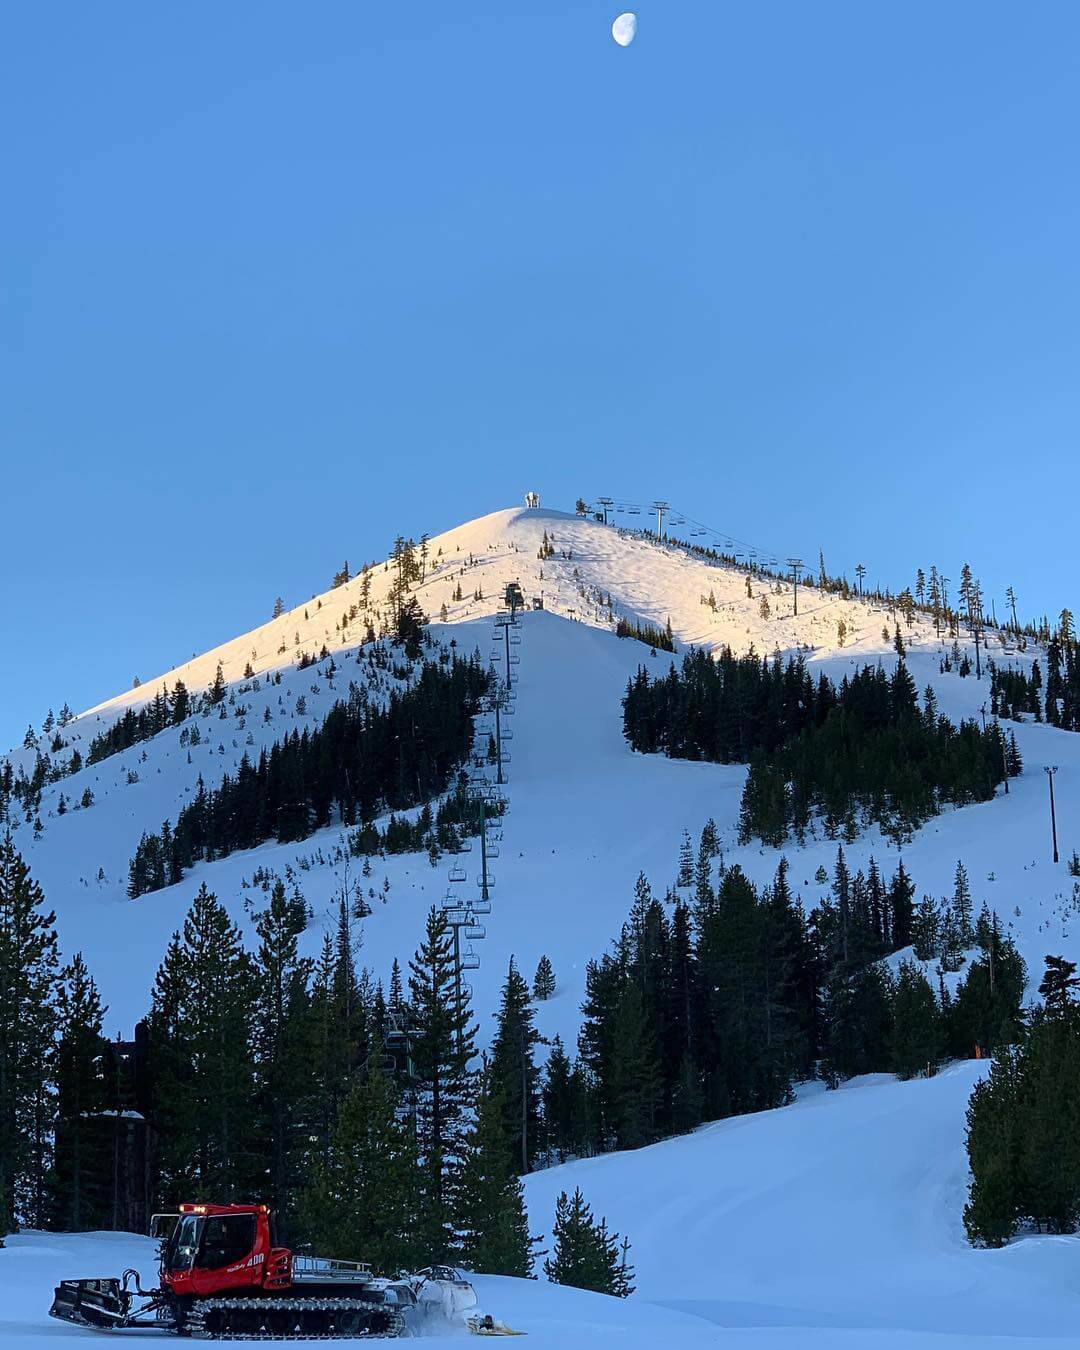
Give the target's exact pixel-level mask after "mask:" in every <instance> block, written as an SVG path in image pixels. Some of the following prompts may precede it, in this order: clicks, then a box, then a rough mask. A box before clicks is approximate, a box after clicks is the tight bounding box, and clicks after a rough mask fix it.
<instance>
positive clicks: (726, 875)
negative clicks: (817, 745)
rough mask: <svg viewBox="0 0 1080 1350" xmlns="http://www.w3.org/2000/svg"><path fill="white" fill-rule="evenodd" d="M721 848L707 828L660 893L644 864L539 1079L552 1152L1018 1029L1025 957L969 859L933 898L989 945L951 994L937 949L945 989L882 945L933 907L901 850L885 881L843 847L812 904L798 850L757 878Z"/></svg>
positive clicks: (900, 941)
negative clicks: (978, 894) (791, 863)
mask: <svg viewBox="0 0 1080 1350" xmlns="http://www.w3.org/2000/svg"><path fill="white" fill-rule="evenodd" d="M716 856H717V850H716V841H715V832H714V830H713V829H712V828H711V827H710V826H706V829H705V831H704V832H703V838H702V844H701V847H700V849H699V851H698V857H697V863H696V868H695V876H694V880H693V884H692V887H691V889H690V891H689V892H688V893H683V891H682V890H680V889H677V890H676V891H675V892H674V893H669V895H667V896H665V897H664V898H663V899H661V898H658V897H657V896H656V895H654V894H653V892H652V888H651V887H650V885H649V883H648V881H647V880H646V878H644V877H641V878H639V880H638V883H637V888H636V894H635V898H634V903H633V906H632V908H631V911H630V916H629V918H628V920H627V922H626V924H625V925H624V927H623V929H622V931H621V933H620V934H619V937H618V938H617V939H616V941H615V943H614V944H613V946H612V949H611V951H609V952H608V953H606V954H604V955H603V956H601V957H599V958H598V959H596V960H594V961H592V962H590V964H589V966H588V970H587V975H586V990H587V992H586V998H585V1003H584V1005H583V1009H582V1011H583V1014H584V1021H583V1025H582V1029H581V1033H580V1036H579V1040H578V1046H577V1056H576V1058H575V1059H573V1060H572V1061H571V1059H570V1057H569V1056H568V1054H567V1052H566V1048H565V1047H564V1046H563V1045H562V1044H561V1042H559V1041H558V1040H556V1042H555V1043H554V1044H553V1046H552V1049H551V1053H550V1055H549V1058H548V1061H547V1066H546V1070H545V1073H544V1076H543V1081H542V1083H541V1090H540V1101H539V1104H538V1107H537V1130H538V1134H537V1137H538V1139H539V1144H538V1154H539V1156H541V1157H543V1158H545V1160H548V1161H558V1160H561V1159H565V1158H570V1157H578V1156H583V1155H585V1156H587V1155H590V1154H593V1153H598V1152H604V1151H607V1150H609V1149H625V1148H636V1147H639V1146H641V1145H643V1144H648V1143H651V1142H653V1141H654V1140H657V1139H659V1138H662V1137H665V1136H667V1135H671V1134H677V1133H681V1132H683V1131H686V1130H690V1129H692V1128H694V1127H695V1126H696V1125H698V1124H699V1123H701V1122H702V1121H703V1120H710V1119H716V1118H718V1117H722V1116H728V1115H735V1114H741V1113H743V1112H748V1111H757V1110H764V1109H768V1108H772V1107H777V1106H782V1105H784V1104H785V1103H786V1102H788V1101H790V1100H791V1098H792V1094H793V1090H794V1086H795V1084H796V1083H797V1082H799V1081H800V1080H805V1079H809V1078H813V1077H816V1076H821V1077H822V1078H824V1079H825V1081H826V1082H827V1083H828V1084H829V1085H833V1086H835V1085H836V1084H838V1083H840V1082H841V1081H843V1080H845V1079H847V1078H850V1077H852V1076H854V1075H856V1074H861V1073H869V1072H875V1071H879V1072H887V1071H891V1072H895V1073H898V1074H899V1075H900V1076H902V1077H905V1078H906V1077H911V1076H913V1075H916V1074H920V1073H933V1072H934V1071H935V1069H936V1067H937V1065H938V1064H939V1062H940V1061H941V1060H942V1059H943V1058H944V1057H945V1056H947V1055H956V1056H970V1055H973V1054H976V1053H989V1052H990V1051H991V1050H993V1049H994V1048H996V1047H998V1046H1001V1045H1004V1044H1008V1043H1010V1041H1011V1040H1012V1039H1015V1035H1016V1031H1017V1027H1018V1023H1019V1010H1020V1004H1021V1000H1022V997H1023V992H1024V982H1025V972H1024V967H1023V962H1022V961H1021V959H1020V957H1019V955H1018V954H1017V952H1016V949H1015V947H1014V946H1013V944H1012V942H1011V940H1010V939H1009V938H1008V937H1006V936H1004V935H1003V934H1002V932H1001V929H1000V925H999V924H998V921H997V919H996V917H992V916H991V915H990V914H989V912H988V911H986V910H985V909H984V910H983V912H982V913H981V914H980V916H979V918H978V920H977V921H975V922H972V920H971V912H970V911H971V902H970V889H969V888H967V886H966V874H965V873H963V869H962V868H961V869H959V873H960V874H961V875H962V877H963V885H958V889H957V892H956V893H955V894H954V896H953V898H952V900H951V901H950V902H930V901H929V900H926V901H924V905H927V906H928V905H930V904H931V903H933V904H934V906H935V908H936V909H937V911H938V912H940V913H948V914H949V916H950V923H952V924H953V925H954V926H955V927H956V928H957V929H958V930H959V931H960V932H961V933H962V935H963V936H962V938H961V941H962V942H963V943H964V945H965V947H966V948H968V949H969V950H970V949H974V950H975V951H976V952H977V955H976V956H975V957H974V959H971V960H970V962H967V963H966V966H967V968H966V971H965V974H964V977H963V978H962V980H961V981H960V982H959V984H958V988H957V990H956V992H955V994H951V993H950V992H949V989H948V988H947V986H946V984H945V981H944V975H945V974H946V973H947V968H946V967H945V966H944V965H942V964H941V963H940V962H939V964H938V967H937V970H938V980H937V988H935V987H934V986H933V985H932V984H931V981H930V979H929V978H928V977H927V974H926V973H925V970H924V967H923V965H922V964H920V963H919V962H918V961H917V960H913V959H910V958H909V959H907V960H905V961H902V962H900V964H899V968H898V969H897V970H896V971H895V973H894V972H893V971H892V970H891V969H890V967H889V966H888V965H887V964H886V963H884V961H883V959H882V958H883V957H884V956H886V955H888V954H889V953H891V952H894V951H896V950H898V949H901V948H904V947H907V946H908V945H909V944H910V943H911V940H912V935H913V931H914V929H915V927H916V922H917V914H918V908H921V907H922V906H920V907H916V906H915V904H914V896H915V886H914V884H913V882H912V880H911V878H910V877H909V876H908V874H907V872H906V870H905V869H904V867H903V864H901V865H900V866H899V867H898V868H897V870H896V872H895V873H894V875H893V876H892V878H891V879H889V880H886V879H885V878H884V877H883V876H882V875H881V874H880V872H879V870H878V868H877V866H876V864H874V863H873V862H872V861H871V863H870V865H869V867H868V869H867V872H866V873H865V874H864V873H862V872H861V871H860V872H856V873H855V874H854V875H852V874H851V872H850V870H849V868H848V866H847V862H846V859H845V858H844V854H843V850H842V849H840V850H838V853H837V859H836V865H835V869H834V873H833V877H832V885H831V890H830V894H829V895H828V897H827V898H825V899H823V900H822V901H821V902H820V903H819V904H818V905H816V906H815V907H814V909H813V910H812V911H811V912H810V914H809V915H807V914H806V913H805V912H804V910H803V908H802V905H801V903H800V902H799V901H798V899H796V898H795V897H794V896H793V895H792V891H791V887H790V883H789V879H788V869H787V864H786V862H784V861H782V862H781V864H780V866H779V868H778V870H777V873H776V877H775V879H774V881H773V883H772V884H771V885H769V886H765V887H763V888H758V887H756V886H754V885H753V883H751V882H750V881H749V879H748V878H747V877H746V876H745V874H744V873H743V872H742V870H741V869H740V868H739V867H737V866H735V867H724V866H723V865H722V864H721V865H719V866H717V865H716V864H715V862H714V860H715V858H716ZM926 956H927V957H929V953H926Z"/></svg>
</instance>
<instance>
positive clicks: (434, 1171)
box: [409, 909, 475, 1260]
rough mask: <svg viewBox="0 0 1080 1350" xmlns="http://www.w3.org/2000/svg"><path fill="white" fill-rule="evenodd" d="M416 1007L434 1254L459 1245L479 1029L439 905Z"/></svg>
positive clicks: (412, 995) (417, 1072) (416, 961)
mask: <svg viewBox="0 0 1080 1350" xmlns="http://www.w3.org/2000/svg"><path fill="white" fill-rule="evenodd" d="M409 1011H410V1018H411V1030H412V1036H413V1065H414V1080H413V1081H414V1089H415V1092H416V1097H417V1137H418V1142H419V1151H420V1168H421V1185H422V1215H421V1219H422V1230H421V1231H422V1235H423V1238H424V1244H425V1246H426V1248H427V1250H428V1253H429V1256H430V1258H431V1259H434V1260H442V1259H445V1257H446V1255H447V1254H448V1253H449V1252H450V1250H451V1249H452V1246H453V1240H452V1233H451V1219H452V1200H453V1187H454V1182H455V1180H456V1177H457V1173H458V1170H459V1168H460V1166H461V1163H462V1161H463V1159H464V1156H465V1138H466V1134H467V1131H468V1128H469V1119H468V1113H469V1107H470V1103H471V1100H472V1085H473V1073H472V1069H471V1061H472V1058H473V1053H474V1050H473V1041H474V1035H475V1030H474V1027H473V1025H472V1019H471V1016H470V1011H469V1002H468V998H467V997H466V996H465V995H464V994H462V996H461V997H460V998H459V997H458V994H457V988H456V983H455V967H454V947H453V939H452V937H451V934H450V930H449V928H448V927H447V924H446V919H445V916H444V915H443V914H441V913H440V912H439V911H437V910H435V909H432V910H431V912H430V913H429V915H428V920H427V930H426V932H425V936H424V940H423V942H422V943H421V945H420V947H419V948H418V949H417V952H416V955H415V956H414V957H413V959H412V960H411V961H410V962H409Z"/></svg>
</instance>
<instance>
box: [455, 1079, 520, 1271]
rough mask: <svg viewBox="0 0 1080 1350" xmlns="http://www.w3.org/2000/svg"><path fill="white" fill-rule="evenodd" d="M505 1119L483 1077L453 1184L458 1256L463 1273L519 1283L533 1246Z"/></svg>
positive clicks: (501, 1102)
mask: <svg viewBox="0 0 1080 1350" xmlns="http://www.w3.org/2000/svg"><path fill="white" fill-rule="evenodd" d="M506 1116H507V1103H506V1101H505V1100H504V1099H503V1097H502V1095H501V1093H500V1092H499V1090H498V1089H497V1088H495V1087H493V1081H492V1076H491V1075H489V1076H488V1081H487V1083H485V1084H484V1085H483V1086H482V1088H481V1091H480V1094H479V1099H478V1101H477V1104H476V1121H475V1124H474V1125H473V1128H472V1130H471V1131H470V1132H469V1136H468V1139H467V1141H466V1152H465V1158H464V1161H463V1163H462V1166H461V1171H460V1173H459V1175H458V1179H457V1195H456V1206H455V1207H456V1211H457V1222H458V1254H459V1258H460V1260H461V1261H462V1262H463V1264H464V1265H465V1266H466V1267H467V1268H468V1269H469V1270H476V1271H481V1272H482V1273H484V1274H488V1275H516V1276H518V1277H519V1278H521V1279H525V1278H527V1277H528V1276H529V1275H531V1274H532V1267H533V1259H534V1258H533V1251H532V1247H533V1242H532V1239H531V1238H530V1236H529V1219H528V1215H527V1213H526V1211H525V1191H524V1188H523V1187H522V1184H521V1180H520V1178H519V1177H518V1175H517V1171H518V1168H517V1167H516V1166H515V1164H514V1161H513V1154H512V1153H511V1150H510V1148H509V1147H508V1146H507V1140H506V1127H505V1121H506Z"/></svg>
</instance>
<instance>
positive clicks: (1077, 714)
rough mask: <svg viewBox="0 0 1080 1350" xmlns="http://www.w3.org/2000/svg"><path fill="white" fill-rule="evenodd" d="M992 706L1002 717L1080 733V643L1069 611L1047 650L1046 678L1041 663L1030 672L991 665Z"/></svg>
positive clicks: (1036, 662) (1066, 612) (1035, 662)
mask: <svg viewBox="0 0 1080 1350" xmlns="http://www.w3.org/2000/svg"><path fill="white" fill-rule="evenodd" d="M990 705H991V708H992V710H993V712H994V714H995V716H998V717H1008V718H1011V719H1013V720H1014V721H1020V720H1022V719H1023V718H1024V717H1030V718H1032V719H1033V720H1034V721H1036V722H1043V721H1045V722H1047V723H1049V725H1050V726H1052V727H1061V728H1062V729H1063V730H1065V731H1080V644H1078V643H1077V640H1076V635H1075V633H1074V632H1073V629H1072V616H1071V615H1070V614H1069V613H1068V611H1065V613H1064V614H1063V616H1062V626H1061V627H1060V628H1059V629H1058V630H1057V631H1056V632H1055V633H1054V634H1053V636H1052V637H1051V638H1050V640H1049V642H1048V644H1047V648H1046V679H1045V681H1044V679H1043V674H1042V670H1041V669H1040V667H1039V663H1038V661H1033V662H1032V663H1031V669H1030V671H1029V672H1025V671H1023V670H1015V669H1012V668H1009V667H1004V668H1002V667H998V666H997V665H996V664H995V663H993V662H991V663H990Z"/></svg>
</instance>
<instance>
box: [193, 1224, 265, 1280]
mask: <svg viewBox="0 0 1080 1350" xmlns="http://www.w3.org/2000/svg"><path fill="white" fill-rule="evenodd" d="M254 1246H255V1215H254V1214H220V1215H217V1216H212V1217H211V1218H209V1219H207V1220H206V1227H205V1228H204V1229H203V1243H202V1256H201V1258H200V1260H199V1266H200V1267H201V1268H202V1269H203V1270H220V1269H221V1267H222V1266H232V1265H235V1264H236V1262H237V1261H242V1260H243V1259H244V1257H245V1256H248V1255H249V1254H250V1252H251V1249H252V1248H253V1247H254Z"/></svg>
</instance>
